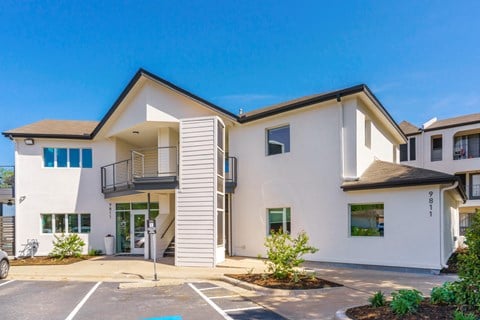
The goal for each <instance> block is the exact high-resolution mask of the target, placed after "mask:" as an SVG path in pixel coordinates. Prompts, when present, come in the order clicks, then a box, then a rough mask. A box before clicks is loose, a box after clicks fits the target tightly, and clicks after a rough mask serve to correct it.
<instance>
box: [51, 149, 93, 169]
mask: <svg viewBox="0 0 480 320" xmlns="http://www.w3.org/2000/svg"><path fill="white" fill-rule="evenodd" d="M80 164H81V165H80ZM92 165H93V160H92V149H77V148H71V149H67V148H43V166H44V167H46V168H53V167H57V168H80V167H82V168H92Z"/></svg>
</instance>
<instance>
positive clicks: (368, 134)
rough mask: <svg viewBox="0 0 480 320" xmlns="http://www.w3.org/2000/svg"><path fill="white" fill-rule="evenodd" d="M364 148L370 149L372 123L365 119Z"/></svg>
mask: <svg viewBox="0 0 480 320" xmlns="http://www.w3.org/2000/svg"><path fill="white" fill-rule="evenodd" d="M365 147H367V148H368V149H370V148H371V147H372V121H371V120H369V119H365Z"/></svg>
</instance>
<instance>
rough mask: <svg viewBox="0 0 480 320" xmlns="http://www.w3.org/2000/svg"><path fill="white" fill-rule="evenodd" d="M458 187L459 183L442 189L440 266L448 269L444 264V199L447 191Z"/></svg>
mask: <svg viewBox="0 0 480 320" xmlns="http://www.w3.org/2000/svg"><path fill="white" fill-rule="evenodd" d="M456 187H458V181H455V183H454V184H452V185H451V186H448V187H445V188H441V189H440V216H439V219H440V266H441V267H442V268H448V265H446V264H445V263H444V261H445V256H444V250H443V249H444V248H445V243H444V241H443V240H444V237H443V229H444V228H445V225H444V223H443V211H444V210H445V205H444V199H445V191H448V190H452V189H455V188H456Z"/></svg>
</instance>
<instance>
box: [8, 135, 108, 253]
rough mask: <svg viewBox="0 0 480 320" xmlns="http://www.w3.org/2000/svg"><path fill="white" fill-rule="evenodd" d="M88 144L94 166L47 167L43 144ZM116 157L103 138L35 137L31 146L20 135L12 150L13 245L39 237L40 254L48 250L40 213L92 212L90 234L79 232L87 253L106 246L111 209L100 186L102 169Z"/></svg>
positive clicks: (49, 237)
mask: <svg viewBox="0 0 480 320" xmlns="http://www.w3.org/2000/svg"><path fill="white" fill-rule="evenodd" d="M44 147H52V148H91V149H92V151H93V168H45V167H44V166H43V165H44V164H43V148H44ZM114 161H115V151H114V144H113V143H112V142H107V141H101V142H92V141H79V140H63V141H62V140H47V139H35V144H34V145H33V146H27V145H25V144H24V142H23V139H18V140H17V143H16V152H15V166H16V174H15V179H16V181H15V185H16V198H15V203H16V225H17V230H16V249H17V253H18V252H19V250H22V249H23V244H25V243H26V241H27V239H38V241H39V243H40V246H39V250H38V255H47V254H49V253H50V252H51V250H52V241H53V240H54V237H53V235H52V234H42V233H41V219H40V214H42V213H46V214H55V213H58V214H61V213H90V214H91V233H90V234H81V235H80V236H81V237H82V238H83V239H84V240H85V242H86V243H87V245H86V246H85V252H86V251H87V250H88V249H90V248H93V249H101V250H104V244H103V237H104V236H105V235H106V234H107V233H112V232H114V230H115V212H113V213H110V211H109V206H108V203H107V201H105V200H104V198H103V194H102V193H101V186H100V167H101V166H103V165H105V164H108V163H111V162H114Z"/></svg>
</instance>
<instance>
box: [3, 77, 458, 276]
mask: <svg viewBox="0 0 480 320" xmlns="http://www.w3.org/2000/svg"><path fill="white" fill-rule="evenodd" d="M3 135H4V136H5V137H8V138H10V139H12V140H13V142H14V143H15V167H16V168H15V172H16V175H15V190H16V193H15V205H16V237H15V239H16V248H17V252H19V250H21V248H22V244H24V243H25V242H26V241H27V239H36V240H38V242H39V248H38V254H39V255H46V254H48V253H49V252H50V251H51V249H52V240H53V235H54V234H60V233H78V234H79V235H80V236H81V237H82V238H83V239H84V240H85V242H86V243H87V248H88V249H102V250H104V249H105V248H104V237H105V236H107V235H113V236H114V239H115V252H116V253H118V254H138V255H143V256H144V257H145V258H146V259H149V258H151V257H152V251H153V247H154V246H153V243H152V241H153V240H151V238H150V237H148V236H147V235H146V232H145V231H146V226H147V220H149V219H153V220H155V222H156V226H157V234H156V242H155V247H156V249H157V254H158V255H162V254H163V253H164V251H165V250H166V248H167V247H168V245H169V244H170V243H171V242H172V241H174V242H175V249H174V254H175V265H179V266H210V267H214V266H215V265H217V264H218V263H221V262H222V261H223V260H224V259H225V256H226V255H236V256H250V257H256V256H257V255H258V254H262V255H263V254H265V248H264V241H265V238H266V237H267V236H268V234H269V232H270V231H271V230H280V229H281V230H283V231H285V232H289V233H292V234H293V235H296V234H297V233H298V232H300V231H306V232H307V234H308V235H309V236H310V239H311V243H312V245H313V246H315V247H317V248H319V251H318V252H317V253H315V254H311V255H309V256H308V257H307V259H309V260H314V261H324V262H331V263H341V264H356V265H374V266H387V267H393V268H416V269H424V270H434V271H438V270H439V269H441V268H442V267H443V266H444V265H445V262H446V261H447V259H448V257H449V255H450V253H451V252H452V251H453V250H455V248H456V247H457V246H458V235H459V224H458V207H459V205H461V204H462V203H463V202H464V200H465V194H464V193H463V190H462V189H461V188H460V187H459V186H458V184H459V181H460V179H459V178H458V177H456V176H454V175H450V174H446V173H441V172H437V171H432V170H426V169H422V168H416V167H412V166H404V165H400V164H398V161H399V159H400V151H399V146H400V145H402V144H404V143H405V142H406V137H405V135H404V133H403V132H402V130H401V129H400V127H399V126H398V125H397V124H396V123H395V121H394V120H393V119H392V117H391V116H390V115H389V113H388V112H387V111H386V109H385V108H384V107H383V106H382V104H381V103H380V101H379V100H378V99H377V98H376V97H375V96H374V95H373V94H372V92H371V91H370V90H369V89H368V87H366V86H365V85H358V86H354V87H350V88H346V89H342V90H337V91H332V92H328V93H324V94H317V95H312V96H308V97H304V98H299V99H296V100H292V101H288V102H285V103H281V104H278V105H274V106H270V107H266V108H263V109H260V110H257V111H254V112H250V113H246V114H242V115H235V114H232V113H230V112H228V111H226V110H224V109H222V108H220V107H218V106H216V105H214V104H212V103H210V102H208V101H206V100H205V99H202V98H200V97H198V96H196V95H194V94H192V93H190V92H188V91H186V90H184V89H182V88H179V87H178V86H175V85H174V84H172V83H170V82H168V81H166V80H164V79H162V78H160V77H158V76H156V75H154V74H152V73H150V72H148V71H146V70H142V69H141V70H139V71H138V72H137V73H136V75H135V76H134V77H133V79H132V80H131V81H130V83H129V84H128V85H127V87H126V88H125V89H124V90H123V92H122V93H121V95H120V96H119V97H118V99H117V100H116V101H115V102H114V104H113V105H112V107H111V108H110V109H109V111H108V112H107V113H106V115H105V116H104V117H103V118H102V119H101V120H100V121H98V122H97V121H68V120H43V121H39V122H36V123H33V124H28V125H25V126H23V127H20V128H16V129H11V130H7V131H4V132H3ZM87 248H86V249H87Z"/></svg>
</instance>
